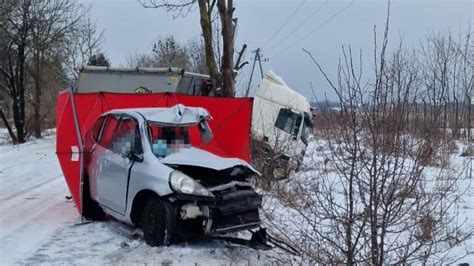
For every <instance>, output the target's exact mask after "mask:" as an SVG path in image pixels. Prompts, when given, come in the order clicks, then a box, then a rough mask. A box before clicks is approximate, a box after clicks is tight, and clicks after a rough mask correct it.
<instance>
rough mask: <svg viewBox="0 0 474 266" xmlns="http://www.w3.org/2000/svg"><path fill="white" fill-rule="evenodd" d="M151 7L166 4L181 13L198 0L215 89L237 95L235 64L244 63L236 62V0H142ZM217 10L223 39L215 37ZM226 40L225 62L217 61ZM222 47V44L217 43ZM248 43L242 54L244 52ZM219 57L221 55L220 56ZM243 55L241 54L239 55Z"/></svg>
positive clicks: (141, 1) (221, 92) (227, 94)
mask: <svg viewBox="0 0 474 266" xmlns="http://www.w3.org/2000/svg"><path fill="white" fill-rule="evenodd" d="M138 1H139V2H140V3H141V4H142V5H143V6H144V7H147V8H163V9H165V10H166V11H170V12H175V14H178V15H187V14H188V13H189V12H190V11H191V10H192V9H193V7H194V6H195V4H196V3H197V5H198V8H199V15H200V23H201V30H202V36H203V39H204V48H205V54H206V65H207V69H208V73H209V75H210V78H211V81H212V83H213V87H214V89H215V90H216V91H217V89H218V88H220V89H221V90H219V91H220V94H221V95H222V96H225V97H233V96H234V94H235V76H236V73H235V66H236V65H237V66H240V67H242V66H243V65H244V64H240V63H239V64H234V44H235V32H236V24H237V19H236V18H234V10H235V7H234V3H233V0H227V1H226V0H180V1H169V0H138ZM213 14H218V15H217V17H218V20H219V24H218V25H220V27H221V34H220V39H219V40H215V37H214V35H213V32H214V31H213ZM220 40H222V56H221V58H222V62H221V63H220V64H219V68H218V63H217V62H216V46H215V44H216V43H218V44H220ZM217 47H219V45H218V46H217ZM245 47H246V46H243V48H242V50H241V51H240V52H239V53H238V54H243V52H244V50H245ZM217 58H219V57H217ZM239 58H241V56H239Z"/></svg>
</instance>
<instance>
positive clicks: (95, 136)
mask: <svg viewBox="0 0 474 266" xmlns="http://www.w3.org/2000/svg"><path fill="white" fill-rule="evenodd" d="M104 120H105V117H104V116H102V117H99V119H97V121H95V124H94V126H93V127H92V139H94V140H95V141H96V142H97V141H98V140H99V134H100V130H101V129H102V124H103V123H104Z"/></svg>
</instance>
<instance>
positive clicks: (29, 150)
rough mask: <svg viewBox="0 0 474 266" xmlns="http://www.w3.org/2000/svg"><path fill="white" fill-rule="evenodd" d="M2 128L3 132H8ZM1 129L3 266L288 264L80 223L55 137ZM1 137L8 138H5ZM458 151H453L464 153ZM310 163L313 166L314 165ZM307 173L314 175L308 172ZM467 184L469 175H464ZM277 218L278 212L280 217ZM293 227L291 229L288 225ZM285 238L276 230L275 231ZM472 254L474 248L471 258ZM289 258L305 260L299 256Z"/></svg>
mask: <svg viewBox="0 0 474 266" xmlns="http://www.w3.org/2000/svg"><path fill="white" fill-rule="evenodd" d="M2 133H3V134H2ZM4 133H5V132H1V131H0V265H11V264H20V265H25V264H26V265H31V264H34V265H37V264H40V265H41V264H48V265H49V264H55V265H58V264H60V265H64V264H68V265H70V264H72V265H85V264H89V265H96V264H108V265H112V264H113V265H117V264H119V265H120V264H121V265H130V264H141V265H143V264H162V265H230V264H234V265H235V264H237V265H270V264H275V263H287V262H288V260H286V259H288V256H287V255H286V254H283V253H282V252H281V251H279V250H275V249H274V250H271V251H257V250H253V249H250V248H247V247H242V246H238V245H233V244H229V243H225V242H219V241H205V240H200V241H195V242H191V243H183V244H179V245H172V246H168V247H159V248H157V247H155V248H152V247H149V246H147V245H146V244H145V242H144V241H143V239H142V235H141V231H140V230H138V229H135V228H133V227H130V226H127V225H125V224H122V223H120V222H117V221H116V220H113V219H109V220H107V221H104V222H95V223H85V224H81V220H80V217H79V215H78V213H77V211H76V209H75V207H74V205H73V202H72V201H71V200H69V199H67V198H66V196H69V191H68V189H67V187H66V183H65V181H64V177H63V175H62V172H61V169H60V166H59V163H58V161H57V158H56V155H55V152H54V150H55V135H54V132H50V134H49V136H47V137H45V138H44V139H41V140H34V139H33V140H30V141H29V142H28V143H26V144H22V145H15V146H13V145H11V144H9V143H8V140H7V138H5V137H4V136H5V134H4ZM2 135H3V136H2ZM308 150H309V152H308V154H307V156H306V158H305V161H306V164H311V165H312V167H313V169H311V167H309V166H310V165H308V166H307V170H306V171H300V172H299V173H298V174H297V175H296V176H293V177H292V178H296V179H298V178H299V177H300V178H305V179H306V178H308V177H309V176H311V175H313V176H314V175H315V172H314V166H315V165H314V162H311V160H310V159H311V157H313V156H312V155H314V154H313V153H311V152H310V151H311V150H313V151H315V152H316V153H317V147H316V146H315V143H314V142H313V143H311V145H310V147H309V149H308ZM461 150H462V149H460V151H459V152H457V153H456V154H454V155H453V156H455V157H457V158H458V159H459V157H458V155H459V153H460V152H461ZM308 161H310V163H308ZM308 175H309V176H308ZM466 181H467V180H466ZM464 184H466V185H468V184H469V187H466V188H468V189H467V191H466V193H465V195H464V197H463V198H462V200H461V201H459V202H458V210H459V211H460V216H461V217H464V218H467V220H466V223H465V226H466V227H467V228H466V229H469V228H472V227H474V186H471V181H470V180H469V182H464ZM272 200H273V198H272V197H266V198H265V210H264V212H263V213H264V214H263V216H264V217H271V216H275V215H277V216H279V218H277V219H274V220H273V221H269V220H268V219H267V220H265V221H264V222H265V225H266V226H267V227H268V228H271V227H272V222H278V223H279V224H280V226H279V227H280V228H287V229H288V230H290V228H293V227H295V226H296V224H297V223H298V217H297V216H298V215H297V213H294V212H292V209H291V208H288V207H285V206H282V205H281V204H279V203H278V202H272ZM274 218H276V217H274ZM290 231H291V230H290ZM272 233H273V234H274V235H279V233H278V232H272ZM466 252H471V254H470V255H468V256H465V254H466ZM450 253H451V254H449V255H450V257H453V258H455V259H454V260H456V259H459V260H458V261H457V262H456V263H461V262H469V263H474V239H472V238H471V239H470V240H468V241H467V242H465V243H463V244H462V245H459V246H456V247H453V249H452V250H451V252H450ZM290 262H293V263H296V264H298V263H301V260H299V259H298V258H291V260H290Z"/></svg>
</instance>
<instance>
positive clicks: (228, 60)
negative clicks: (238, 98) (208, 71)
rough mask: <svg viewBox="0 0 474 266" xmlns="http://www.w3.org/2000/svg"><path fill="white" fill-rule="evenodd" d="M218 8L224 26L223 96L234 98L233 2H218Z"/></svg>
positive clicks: (228, 0) (221, 0) (219, 0)
mask: <svg viewBox="0 0 474 266" xmlns="http://www.w3.org/2000/svg"><path fill="white" fill-rule="evenodd" d="M217 8H218V9H219V15H220V18H221V24H222V44H223V55H222V69H221V73H222V85H223V88H222V96H224V97H234V73H233V72H234V23H233V21H232V18H233V13H234V6H233V1H232V0H227V6H226V3H225V0H218V1H217Z"/></svg>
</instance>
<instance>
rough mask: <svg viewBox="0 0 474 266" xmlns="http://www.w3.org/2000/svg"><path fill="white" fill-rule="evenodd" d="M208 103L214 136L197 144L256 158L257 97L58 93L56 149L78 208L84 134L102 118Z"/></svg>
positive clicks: (227, 154)
mask: <svg viewBox="0 0 474 266" xmlns="http://www.w3.org/2000/svg"><path fill="white" fill-rule="evenodd" d="M178 103H180V104H183V105H185V106H193V107H203V108H206V109H207V110H208V111H209V113H210V115H211V116H212V118H213V119H212V120H211V121H210V123H209V125H210V127H211V129H212V131H213V133H214V139H213V140H212V141H211V142H210V143H208V144H202V143H200V142H199V141H192V145H193V146H198V147H199V148H201V149H204V150H207V151H209V152H212V153H214V154H217V155H220V156H223V157H237V158H240V159H243V160H245V161H247V162H249V161H250V127H251V120H252V104H253V100H252V98H217V97H203V96H191V95H184V94H174V93H146V94H127V93H108V92H97V93H72V91H71V90H67V91H63V92H61V93H59V95H58V101H57V110H56V134H57V135H56V154H57V156H58V160H59V163H60V165H61V169H62V171H63V174H64V177H65V179H66V183H67V185H68V187H69V190H70V191H71V195H72V198H73V200H74V203H75V204H76V207H77V209H78V210H79V212H81V210H82V209H81V202H82V201H81V198H82V195H81V182H82V174H83V173H82V172H83V170H84V169H83V152H84V150H83V139H84V136H85V134H86V133H87V132H88V130H89V129H90V127H91V126H92V125H93V123H94V122H95V120H96V118H97V117H98V116H100V115H101V114H103V113H105V112H107V111H109V110H112V109H119V108H120V109H123V108H140V107H171V106H174V105H176V104H178Z"/></svg>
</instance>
